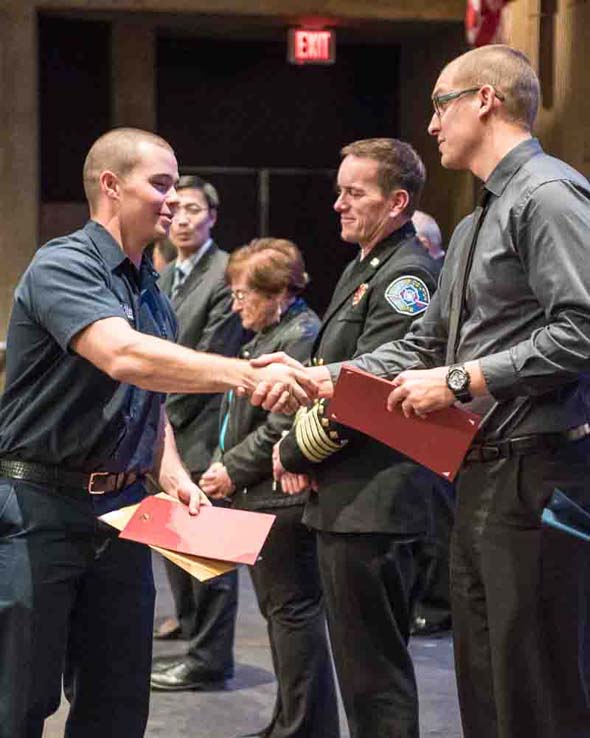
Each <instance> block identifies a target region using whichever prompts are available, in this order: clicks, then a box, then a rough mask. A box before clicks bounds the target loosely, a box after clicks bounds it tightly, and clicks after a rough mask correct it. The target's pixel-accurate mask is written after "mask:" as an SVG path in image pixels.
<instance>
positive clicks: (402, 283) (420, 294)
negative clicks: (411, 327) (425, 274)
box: [385, 275, 430, 315]
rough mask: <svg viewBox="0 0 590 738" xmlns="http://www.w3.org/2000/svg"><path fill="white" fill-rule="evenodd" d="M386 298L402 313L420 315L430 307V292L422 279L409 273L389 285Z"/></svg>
mask: <svg viewBox="0 0 590 738" xmlns="http://www.w3.org/2000/svg"><path fill="white" fill-rule="evenodd" d="M385 299H386V300H387V302H388V303H389V304H390V305H391V307H392V308H393V309H394V310H395V311H396V312H398V313H400V314H401V315H419V314H420V313H423V312H424V311H425V310H426V308H427V307H428V304H429V302H430V292H429V291H428V287H427V286H426V285H425V284H424V282H423V281H422V280H421V279H419V278H418V277H411V276H410V275H407V276H404V277H398V278H397V279H395V280H394V281H393V282H392V283H391V284H390V285H389V286H388V287H387V289H386V290H385Z"/></svg>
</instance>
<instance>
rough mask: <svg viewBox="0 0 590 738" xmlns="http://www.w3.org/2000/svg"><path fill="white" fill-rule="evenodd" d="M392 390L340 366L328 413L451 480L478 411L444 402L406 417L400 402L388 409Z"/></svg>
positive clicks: (471, 435)
mask: <svg viewBox="0 0 590 738" xmlns="http://www.w3.org/2000/svg"><path fill="white" fill-rule="evenodd" d="M393 389H394V387H393V383H392V382H389V381H388V380H386V379H381V378H380V377H375V376H373V375H372V374H367V372H363V371H361V370H360V369H355V368H354V367H351V366H346V365H345V366H344V367H343V368H342V370H341V372H340V376H339V377H338V381H337V382H336V387H335V389H334V397H333V398H332V400H330V404H329V408H328V412H329V415H330V417H331V418H333V419H334V420H337V421H338V422H339V423H343V424H344V425H348V426H350V427H351V428H355V429H356V430H359V431H361V432H362V433H366V434H367V435H368V436H372V437H373V438H375V439H376V440H377V441H381V442H382V443H385V444H386V445H387V446H391V448H393V449H395V450H396V451H400V452H401V453H402V454H405V455H406V456H409V457H410V459H413V460H414V461H417V462H418V463H420V464H422V465H423V466H425V467H427V468H428V469H431V470H432V471H434V472H436V473H437V474H440V475H441V476H442V477H445V478H446V479H449V480H451V481H452V480H453V479H454V478H455V476H456V474H457V472H458V471H459V467H460V466H461V463H462V461H463V458H464V456H465V454H466V453H467V449H468V448H469V446H470V445H471V442H472V441H473V438H474V436H475V434H476V433H477V429H478V428H479V423H480V421H481V418H480V416H479V415H475V414H474V413H470V412H467V411H466V410H460V409H459V408H457V407H449V408H446V409H445V410H435V411H434V412H432V413H429V414H428V416H427V417H426V418H416V417H411V418H406V417H405V416H404V414H403V412H402V410H401V408H400V407H399V406H397V407H395V408H394V410H393V412H388V411H387V407H386V402H387V398H388V396H389V394H390V393H391V391H392V390H393Z"/></svg>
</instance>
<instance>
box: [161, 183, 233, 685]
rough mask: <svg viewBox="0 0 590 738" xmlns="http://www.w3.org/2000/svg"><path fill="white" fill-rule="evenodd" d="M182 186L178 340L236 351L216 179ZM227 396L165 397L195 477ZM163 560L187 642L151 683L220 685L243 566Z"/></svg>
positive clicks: (170, 279) (167, 287)
mask: <svg viewBox="0 0 590 738" xmlns="http://www.w3.org/2000/svg"><path fill="white" fill-rule="evenodd" d="M176 190H177V192H178V199H179V205H178V209H177V210H176V213H175V214H174V218H173V219H172V225H171V226H170V234H169V239H170V241H171V242H172V244H174V246H175V247H176V249H177V252H178V257H177V259H176V260H175V261H174V262H173V263H172V264H170V265H169V266H168V268H167V269H166V270H165V271H164V272H163V274H162V276H161V279H160V287H161V288H162V290H163V291H164V293H165V294H167V295H168V296H169V297H170V298H171V300H172V305H173V307H174V312H175V313H176V317H177V318H178V323H179V332H178V342H179V343H180V344H181V345H183V346H188V347H189V348H194V349H197V350H198V351H209V352H211V353H215V354H223V355H224V356H237V353H238V351H239V349H240V346H241V345H242V343H243V340H244V338H245V336H246V333H245V331H244V330H243V329H242V326H241V324H240V320H239V318H238V316H237V315H234V314H233V313H232V311H231V295H230V291H229V287H228V286H227V284H226V281H225V267H226V265H227V259H228V255H227V254H226V252H225V251H222V250H221V249H220V248H219V247H218V246H217V244H216V243H214V241H213V239H212V238H211V229H212V228H213V226H214V225H215V224H216V223H217V218H218V214H219V195H218V194H217V190H216V189H215V188H214V187H213V185H212V184H211V183H210V182H205V180H203V179H201V177H196V176H185V177H181V178H180V181H179V183H178V186H177V188H176ZM222 397H223V395H221V394H199V395H195V394H192V395H187V394H174V395H170V396H169V397H168V400H167V402H166V412H167V414H168V419H169V420H170V424H171V425H172V428H173V430H174V438H175V440H176V445H177V446H178V452H179V453H180V457H181V459H182V461H183V463H184V464H185V466H186V467H187V468H188V470H189V471H190V473H191V476H192V478H193V479H194V480H195V481H196V482H198V480H199V477H200V476H201V474H202V473H203V472H204V471H205V469H207V468H208V466H209V462H210V461H211V454H212V453H213V451H214V449H215V448H216V446H217V440H218V430H219V429H218V418H219V409H220V406H221V399H222ZM214 504H225V503H214ZM164 563H165V566H166V573H167V575H168V581H169V582H170V588H171V590H172V595H173V597H174V604H175V608H176V615H177V620H176V619H173V620H174V621H175V623H176V627H177V628H182V631H183V634H184V635H185V637H186V638H188V640H189V646H188V651H187V654H186V656H185V657H183V658H181V659H179V660H177V661H174V662H172V663H169V662H168V661H166V663H165V666H163V665H161V664H158V663H156V664H155V665H154V671H153V673H152V680H151V682H152V687H153V688H154V689H162V690H179V689H196V688H199V687H201V688H204V687H212V686H215V684H219V685H221V684H222V683H223V682H224V681H225V680H226V679H229V678H230V677H232V676H233V670H234V656H233V648H234V632H235V623H236V614H237V610H238V572H237V570H236V569H234V570H233V571H230V572H227V574H223V575H222V576H219V577H215V578H214V579H211V580H210V581H208V582H199V581H198V580H197V579H195V578H194V577H191V576H190V575H189V574H187V573H186V572H185V571H183V570H182V569H180V568H179V567H178V566H175V565H174V564H173V563H172V562H170V561H168V560H165V562H164ZM167 624H168V621H164V623H163V626H166V625H167ZM160 627H162V626H160ZM172 632H173V631H172ZM160 633H161V635H160ZM154 636H155V637H156V638H157V637H159V636H160V637H166V636H168V637H169V636H170V631H169V630H168V631H164V632H162V631H158V630H156V631H155V633H154Z"/></svg>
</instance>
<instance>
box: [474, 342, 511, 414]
mask: <svg viewBox="0 0 590 738" xmlns="http://www.w3.org/2000/svg"><path fill="white" fill-rule="evenodd" d="M479 366H480V368H481V371H482V374H483V376H484V378H485V380H486V386H487V388H488V392H489V393H490V394H491V395H492V397H493V398H494V399H495V400H498V401H500V402H501V401H503V400H510V399H512V398H513V397H518V395H521V394H522V392H521V391H520V388H519V384H520V380H519V376H518V373H517V371H516V368H515V366H514V363H513V361H512V355H511V353H510V350H507V351H500V352H499V353H497V354H492V355H491V356H484V357H483V358H481V359H480V360H479Z"/></svg>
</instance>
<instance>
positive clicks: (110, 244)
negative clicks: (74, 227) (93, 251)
mask: <svg viewBox="0 0 590 738" xmlns="http://www.w3.org/2000/svg"><path fill="white" fill-rule="evenodd" d="M84 230H85V231H86V233H87V234H88V235H89V236H90V238H91V239H92V242H93V243H94V245H95V246H96V248H97V249H98V251H99V253H100V255H101V256H102V258H103V259H104V260H105V261H106V263H107V265H108V267H109V269H110V270H111V271H114V270H115V269H116V268H117V267H118V266H120V265H121V264H122V263H123V262H124V261H125V260H127V261H129V259H128V258H127V254H126V253H125V252H124V251H123V249H122V248H121V246H120V245H119V244H118V243H117V242H116V241H115V239H114V238H113V237H112V236H111V234H110V233H109V232H108V231H107V229H106V228H105V227H104V226H102V225H101V224H100V223H97V221H95V220H89V221H88V223H86V225H85V226H84ZM129 263H130V264H131V262H130V261H129Z"/></svg>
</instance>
